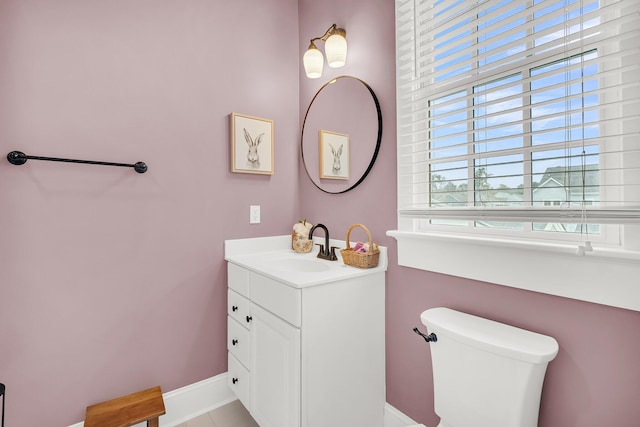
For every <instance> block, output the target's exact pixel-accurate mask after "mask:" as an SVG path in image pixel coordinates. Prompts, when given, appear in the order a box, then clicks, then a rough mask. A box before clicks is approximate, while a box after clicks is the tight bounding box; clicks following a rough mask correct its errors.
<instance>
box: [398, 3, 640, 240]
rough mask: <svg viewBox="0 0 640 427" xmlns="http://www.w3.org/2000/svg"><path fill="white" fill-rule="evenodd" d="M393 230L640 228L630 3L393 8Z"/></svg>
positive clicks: (636, 37)
mask: <svg viewBox="0 0 640 427" xmlns="http://www.w3.org/2000/svg"><path fill="white" fill-rule="evenodd" d="M396 43H397V58H396V66H397V77H396V78H397V119H398V209H399V228H400V229H401V230H403V229H404V230H408V231H421V230H423V229H425V228H427V229H428V228H429V227H432V226H451V227H455V226H458V227H466V228H467V229H474V230H477V229H484V230H494V229H495V230H498V229H506V230H509V231H515V232H527V233H535V232H552V233H548V234H562V233H582V232H584V231H585V227H588V229H587V231H588V232H590V233H593V234H598V233H600V232H602V227H605V224H629V223H632V224H638V223H640V2H638V1H637V0H602V1H594V0H582V1H581V0H544V1H543V0H529V1H519V0H512V1H509V0H484V1H483V0H396Z"/></svg>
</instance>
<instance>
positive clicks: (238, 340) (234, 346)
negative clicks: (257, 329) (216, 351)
mask: <svg viewBox="0 0 640 427" xmlns="http://www.w3.org/2000/svg"><path fill="white" fill-rule="evenodd" d="M227 350H229V352H231V354H233V355H234V356H235V357H236V358H237V359H238V361H239V362H240V363H242V364H243V365H244V366H245V367H248V366H249V331H248V330H246V329H245V328H243V327H242V326H240V324H239V323H238V322H236V321H235V320H233V319H232V318H228V319H227Z"/></svg>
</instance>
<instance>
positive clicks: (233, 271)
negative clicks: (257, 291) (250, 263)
mask: <svg viewBox="0 0 640 427" xmlns="http://www.w3.org/2000/svg"><path fill="white" fill-rule="evenodd" d="M249 277H250V272H249V270H247V269H246V268H242V267H239V266H237V265H235V264H233V263H230V262H229V263H227V285H228V286H229V288H231V289H233V290H234V291H236V292H237V293H239V294H240V295H244V296H245V297H247V298H249Z"/></svg>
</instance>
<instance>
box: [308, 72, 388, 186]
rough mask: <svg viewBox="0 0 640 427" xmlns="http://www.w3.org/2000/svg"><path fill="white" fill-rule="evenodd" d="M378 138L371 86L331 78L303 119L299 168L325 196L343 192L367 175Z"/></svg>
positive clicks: (379, 130)
mask: <svg viewBox="0 0 640 427" xmlns="http://www.w3.org/2000/svg"><path fill="white" fill-rule="evenodd" d="M381 138H382V113H381V111H380V103H379V102H378V98H377V97H376V94H375V93H374V92H373V90H372V89H371V87H370V86H369V85H368V84H366V83H365V82H363V81H362V80H360V79H359V78H357V77H352V76H340V77H336V78H335V79H332V80H331V81H329V82H328V83H325V84H324V85H323V86H322V87H321V88H320V89H319V90H318V92H317V93H316V94H315V96H314V97H313V99H312V100H311V103H310V104H309V107H308V108H307V113H306V114H305V116H304V121H303V122H302V137H301V141H300V150H301V152H302V162H303V164H304V169H305V171H306V172H307V175H308V176H309V179H310V180H311V182H313V184H314V185H315V186H316V187H318V188H319V189H320V190H322V191H324V192H325V193H330V194H339V193H346V192H347V191H349V190H353V189H354V188H355V187H357V186H358V185H359V184H360V183H361V182H362V181H364V179H365V178H366V177H367V175H368V174H369V171H371V168H372V167H373V164H374V163H375V161H376V157H377V156H378V151H379V150H380V140H381Z"/></svg>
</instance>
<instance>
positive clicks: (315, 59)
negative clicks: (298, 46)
mask: <svg viewBox="0 0 640 427" xmlns="http://www.w3.org/2000/svg"><path fill="white" fill-rule="evenodd" d="M302 62H303V63H304V71H305V73H307V77H309V78H310V79H317V78H319V77H320V76H322V67H323V66H324V57H323V56H322V52H320V51H319V50H318V49H317V48H315V47H309V49H307V51H306V52H305V53H304V56H303V57H302Z"/></svg>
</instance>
